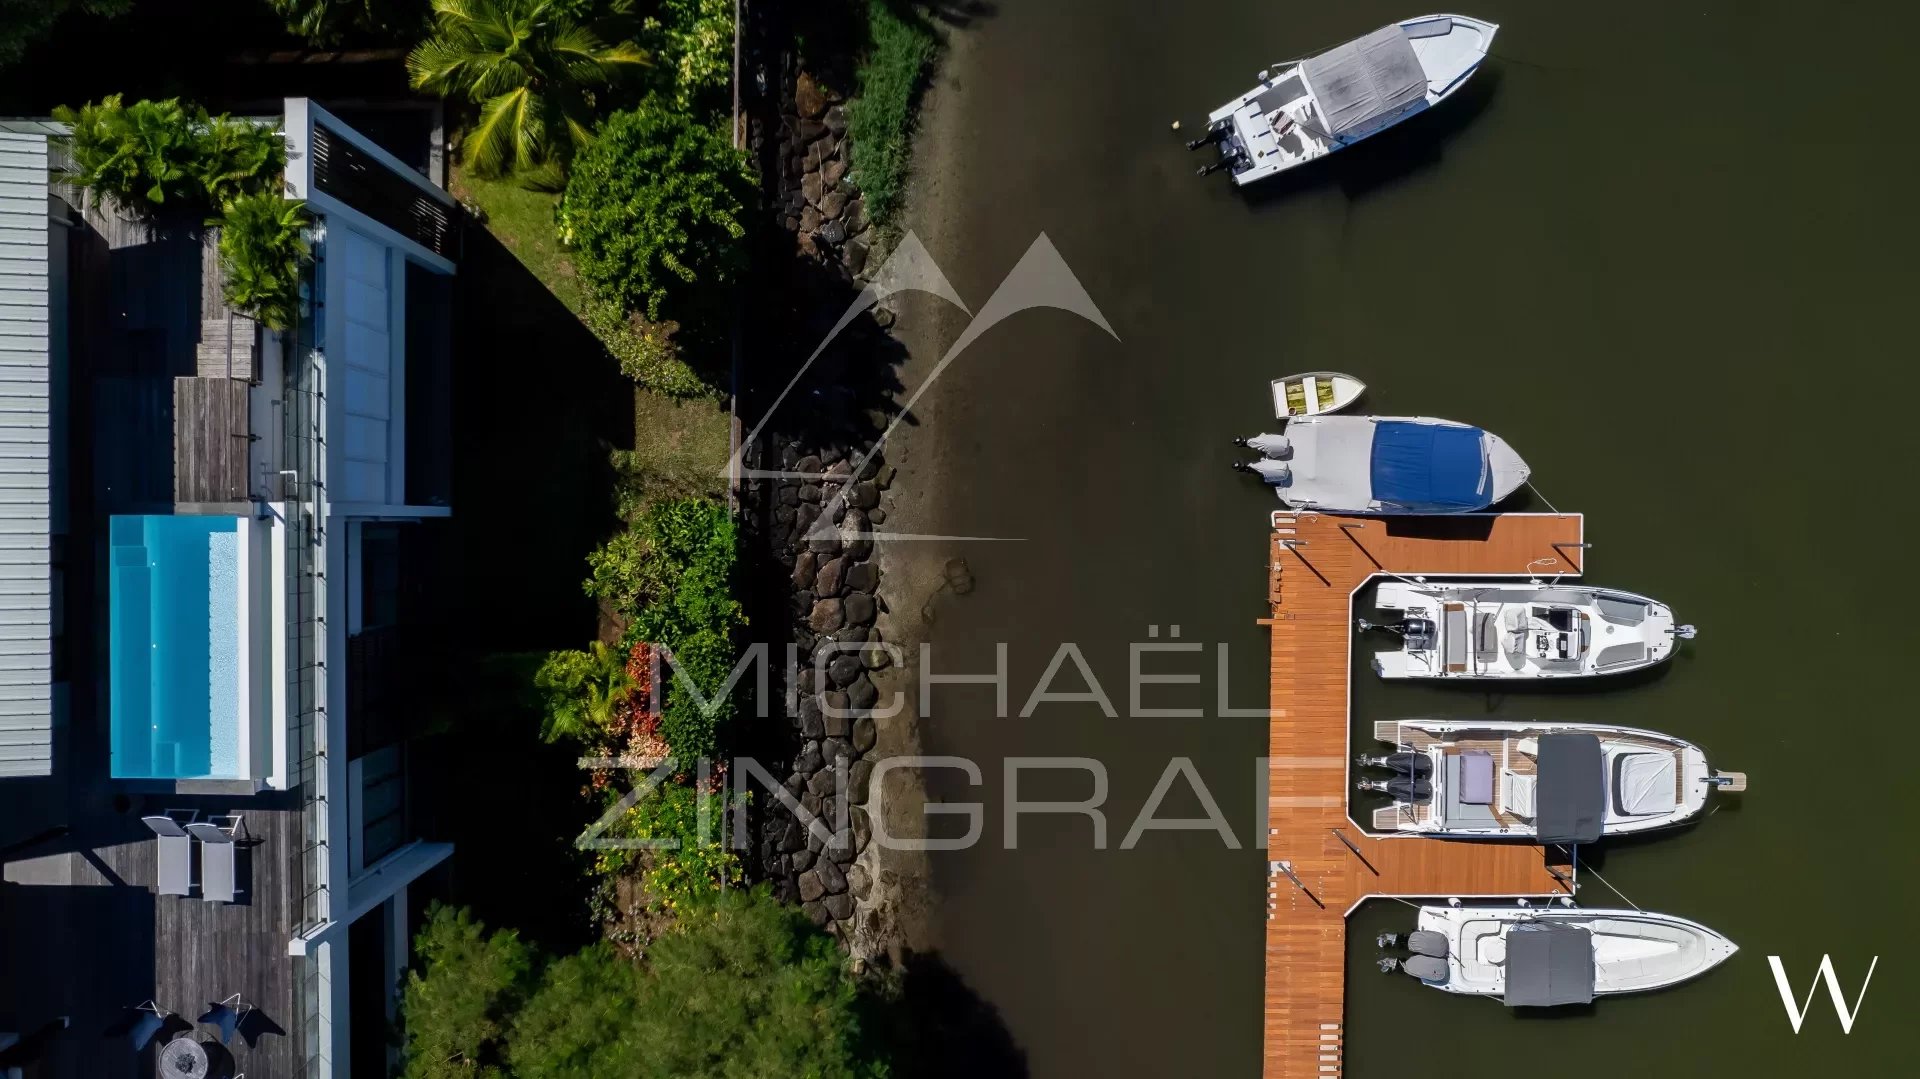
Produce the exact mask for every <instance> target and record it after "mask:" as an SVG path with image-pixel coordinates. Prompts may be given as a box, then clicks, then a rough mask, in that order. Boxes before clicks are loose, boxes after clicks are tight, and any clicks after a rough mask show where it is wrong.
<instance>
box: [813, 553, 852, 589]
mask: <svg viewBox="0 0 1920 1079" xmlns="http://www.w3.org/2000/svg"><path fill="white" fill-rule="evenodd" d="M807 554H808V555H812V556H813V557H814V559H815V564H816V566H817V568H816V570H815V572H814V575H813V594H814V595H816V596H837V595H839V594H840V590H841V588H843V587H844V586H845V584H846V574H847V560H846V559H844V558H829V559H827V560H826V561H825V562H820V561H818V559H819V556H818V555H814V553H813V552H812V551H808V552H807Z"/></svg>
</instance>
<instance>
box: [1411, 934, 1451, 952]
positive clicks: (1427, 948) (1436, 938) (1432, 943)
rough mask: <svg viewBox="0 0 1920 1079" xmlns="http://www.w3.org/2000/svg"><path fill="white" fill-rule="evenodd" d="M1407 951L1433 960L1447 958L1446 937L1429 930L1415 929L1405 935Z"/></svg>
mask: <svg viewBox="0 0 1920 1079" xmlns="http://www.w3.org/2000/svg"><path fill="white" fill-rule="evenodd" d="M1407 950H1408V951H1410V952H1412V953H1413V954H1415V955H1424V956H1429V957H1431V958H1434V959H1445V958H1446V957H1447V935H1446V934H1445V933H1437V932H1435V931H1433V930H1431V929H1416V930H1414V931H1413V932H1411V933H1408V934H1407Z"/></svg>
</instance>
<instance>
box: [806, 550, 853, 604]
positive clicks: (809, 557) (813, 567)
mask: <svg viewBox="0 0 1920 1079" xmlns="http://www.w3.org/2000/svg"><path fill="white" fill-rule="evenodd" d="M834 561H835V563H836V564H837V563H838V562H839V559H835V560H834ZM818 569H819V566H818V558H817V556H816V555H814V553H813V552H812V551H801V552H800V555H799V557H798V558H795V559H794V560H793V587H795V588H812V587H813V582H814V578H815V577H816V576H817V572H818ZM834 576H835V577H836V578H838V577H840V576H842V575H841V574H838V573H836V574H834ZM865 577H866V575H864V574H862V576H861V579H862V580H864V579H865ZM839 586H840V581H839V580H835V581H834V590H833V591H832V592H829V593H827V594H828V595H838V594H839V591H840V588H839ZM861 591H862V592H871V591H873V590H872V589H870V588H863V589H861ZM815 594H816V595H818V593H815Z"/></svg>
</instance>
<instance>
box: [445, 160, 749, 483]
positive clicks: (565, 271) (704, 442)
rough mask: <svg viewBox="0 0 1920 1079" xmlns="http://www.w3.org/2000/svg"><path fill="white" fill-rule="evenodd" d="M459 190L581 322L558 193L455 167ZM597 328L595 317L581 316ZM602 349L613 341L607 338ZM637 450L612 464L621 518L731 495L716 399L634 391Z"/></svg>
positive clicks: (580, 293) (724, 430) (622, 451)
mask: <svg viewBox="0 0 1920 1079" xmlns="http://www.w3.org/2000/svg"><path fill="white" fill-rule="evenodd" d="M453 190H454V193H455V194H456V195H457V196H459V197H460V198H462V199H465V200H467V201H470V202H472V203H474V204H475V205H477V206H479V207H480V208H481V209H482V210H483V211H485V213H486V215H487V223H486V224H487V231H489V232H491V233H492V234H493V235H494V237H495V238H497V239H498V240H499V241H500V243H501V244H502V245H503V246H504V247H506V249H507V250H508V251H511V252H512V253H513V255H514V257H516V258H517V259H519V261H520V264H521V265H522V266H524V267H525V268H526V270H527V272H528V273H530V274H532V275H533V276H534V277H535V278H536V279H538V281H539V282H540V283H541V284H542V285H544V286H545V287H546V289H547V291H549V292H551V293H552V294H553V296H554V298H555V299H557V300H559V301H560V302H561V303H562V304H563V305H565V306H566V308H567V309H568V310H569V311H572V312H573V313H574V315H575V316H576V317H580V316H581V314H582V311H583V309H584V305H585V304H587V303H588V302H589V301H588V296H587V292H586V288H585V286H584V285H583V283H582V282H581V280H580V278H579V276H578V275H577V274H576V273H575V272H574V268H573V263H572V261H571V260H570V259H569V258H568V257H567V252H566V249H565V248H564V247H562V246H561V244H560V241H559V238H558V237H557V236H556V234H555V232H554V223H553V207H554V202H555V201H556V196H554V195H553V194H551V193H548V192H542V191H529V190H527V189H525V188H523V187H520V186H518V185H516V184H514V183H511V182H509V181H503V180H483V179H480V178H478V177H474V176H471V175H468V174H467V173H465V172H464V171H463V170H460V169H457V168H456V169H455V170H454V177H453ZM582 324H583V325H586V326H588V327H589V328H591V327H592V326H593V322H592V320H588V319H584V318H583V319H582ZM602 344H606V342H605V341H604V340H602ZM633 432H634V434H633V446H632V447H631V448H630V449H629V448H627V447H616V448H615V453H614V460H613V465H614V469H615V472H616V474H617V476H618V482H619V483H620V487H621V490H620V491H619V492H617V502H618V505H619V508H620V510H621V511H622V514H623V515H625V514H628V513H637V512H638V511H639V510H640V509H642V508H644V507H645V506H646V504H647V503H649V502H652V501H654V500H656V499H660V498H677V497H684V496H689V495H706V496H709V497H715V498H717V497H719V496H720V495H722V494H724V493H725V490H726V481H725V478H724V476H723V474H722V473H723V470H724V468H725V466H726V460H727V448H728V416H727V411H726V408H725V407H724V405H723V403H722V402H721V401H720V400H719V399H718V398H717V397H716V396H704V397H685V398H675V397H672V396H668V395H666V394H659V393H654V392H651V391H649V390H648V389H647V388H646V387H644V386H635V387H634V393H633Z"/></svg>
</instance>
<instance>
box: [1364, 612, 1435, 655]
mask: <svg viewBox="0 0 1920 1079" xmlns="http://www.w3.org/2000/svg"><path fill="white" fill-rule="evenodd" d="M1359 622H1360V632H1362V633H1365V632H1366V631H1368V630H1370V629H1384V630H1386V631H1387V632H1388V633H1398V634H1399V635H1400V636H1402V637H1404V638H1406V641H1407V647H1408V648H1414V649H1431V648H1432V647H1433V644H1434V641H1435V639H1436V635H1437V634H1438V632H1439V627H1437V626H1435V625H1434V624H1433V619H1431V618H1402V619H1401V620H1400V621H1398V622H1369V621H1367V620H1366V619H1364V618H1362V619H1360V620H1359Z"/></svg>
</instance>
